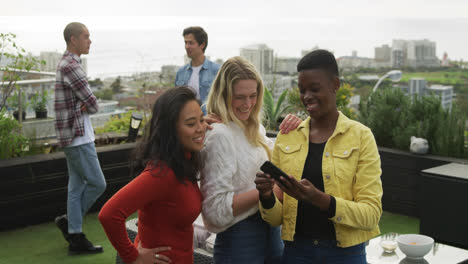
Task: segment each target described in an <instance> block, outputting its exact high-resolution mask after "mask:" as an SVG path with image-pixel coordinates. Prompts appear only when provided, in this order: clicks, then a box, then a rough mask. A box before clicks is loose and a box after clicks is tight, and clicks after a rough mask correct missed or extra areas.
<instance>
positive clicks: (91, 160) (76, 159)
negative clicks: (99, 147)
mask: <svg viewBox="0 0 468 264" xmlns="http://www.w3.org/2000/svg"><path fill="white" fill-rule="evenodd" d="M63 152H65V157H66V158H67V167H68V177H69V178H68V198H67V216H68V232H69V233H70V234H76V233H80V232H82V229H81V228H82V225H83V216H84V215H85V214H86V212H87V211H88V210H89V208H90V207H91V206H92V205H93V204H94V202H95V201H96V200H97V198H99V196H101V194H102V193H103V192H104V190H105V189H106V180H105V179H104V174H103V173H102V170H101V166H100V165H99V160H98V157H97V153H96V148H95V147H94V142H91V143H88V144H83V145H79V146H75V147H65V148H63Z"/></svg>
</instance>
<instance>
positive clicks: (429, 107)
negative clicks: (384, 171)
mask: <svg viewBox="0 0 468 264" xmlns="http://www.w3.org/2000/svg"><path fill="white" fill-rule="evenodd" d="M359 120H360V121H361V122H362V123H363V124H365V125H366V126H368V127H369V128H371V129H372V132H373V133H374V136H375V139H376V141H377V144H378V145H379V146H382V147H390V148H397V149H403V150H408V149H409V146H410V137H411V136H416V137H421V138H425V139H427V141H428V142H429V151H430V153H431V154H434V155H441V156H450V157H458V158H463V157H464V156H465V154H464V153H465V152H466V148H465V147H464V130H465V120H466V115H465V114H463V113H462V111H460V110H459V108H458V107H457V106H456V105H453V107H452V111H448V110H444V109H443V108H442V106H441V104H440V99H439V97H437V96H433V95H431V96H424V97H422V98H415V99H414V100H411V98H410V97H408V96H406V95H405V94H404V93H403V92H402V91H401V90H400V89H382V90H377V92H375V93H373V94H372V96H371V97H370V99H369V100H368V101H367V102H365V103H364V102H361V104H360V115H359Z"/></svg>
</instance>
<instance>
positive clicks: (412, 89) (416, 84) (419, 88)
mask: <svg viewBox="0 0 468 264" xmlns="http://www.w3.org/2000/svg"><path fill="white" fill-rule="evenodd" d="M425 90H426V80H425V79H424V78H411V79H410V81H409V90H408V95H409V96H411V98H415V97H422V96H424V94H425Z"/></svg>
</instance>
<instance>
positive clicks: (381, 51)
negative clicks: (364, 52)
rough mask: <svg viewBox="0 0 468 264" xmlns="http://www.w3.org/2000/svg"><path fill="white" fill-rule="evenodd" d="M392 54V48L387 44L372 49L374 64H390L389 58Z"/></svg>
mask: <svg viewBox="0 0 468 264" xmlns="http://www.w3.org/2000/svg"><path fill="white" fill-rule="evenodd" d="M391 54H392V48H390V46H388V45H387V44H385V45H382V46H380V47H375V49H374V59H375V61H376V62H388V63H390V57H391Z"/></svg>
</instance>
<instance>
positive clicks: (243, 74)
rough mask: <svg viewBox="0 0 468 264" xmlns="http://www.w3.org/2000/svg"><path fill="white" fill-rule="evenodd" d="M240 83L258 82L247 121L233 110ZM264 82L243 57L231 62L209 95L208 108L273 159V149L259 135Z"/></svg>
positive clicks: (232, 59) (220, 73)
mask: <svg viewBox="0 0 468 264" xmlns="http://www.w3.org/2000/svg"><path fill="white" fill-rule="evenodd" d="M240 80H255V81H256V82H257V102H256V103H255V106H254V108H253V109H252V112H251V113H250V116H249V118H248V119H247V120H245V121H243V120H239V119H238V118H237V117H236V115H235V114H234V110H233V109H232V104H231V102H232V100H233V93H234V86H235V85H236V84H237V82H238V81H240ZM263 91H264V88H263V81H262V79H261V77H260V75H259V74H258V73H257V71H256V70H255V67H254V66H253V65H252V64H251V63H250V62H248V61H247V60H246V59H244V58H242V57H232V58H230V59H228V60H227V61H226V62H225V63H224V64H223V65H222V66H221V68H220V69H219V71H218V74H217V75H216V78H215V80H214V81H213V84H212V86H211V89H210V93H209V94H208V100H207V102H206V104H207V105H206V108H207V110H208V113H214V114H216V115H217V116H219V117H220V118H221V120H222V121H223V123H224V124H228V123H229V122H231V121H233V122H234V123H236V124H237V125H238V126H239V127H241V128H242V129H243V130H244V134H245V136H246V137H247V140H248V141H249V143H250V144H251V145H253V146H262V147H263V148H264V149H265V151H266V152H267V155H268V158H270V157H271V153H270V149H269V148H268V145H267V143H266V142H265V139H264V136H263V135H261V134H260V131H259V127H260V122H261V110H262V104H263Z"/></svg>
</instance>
